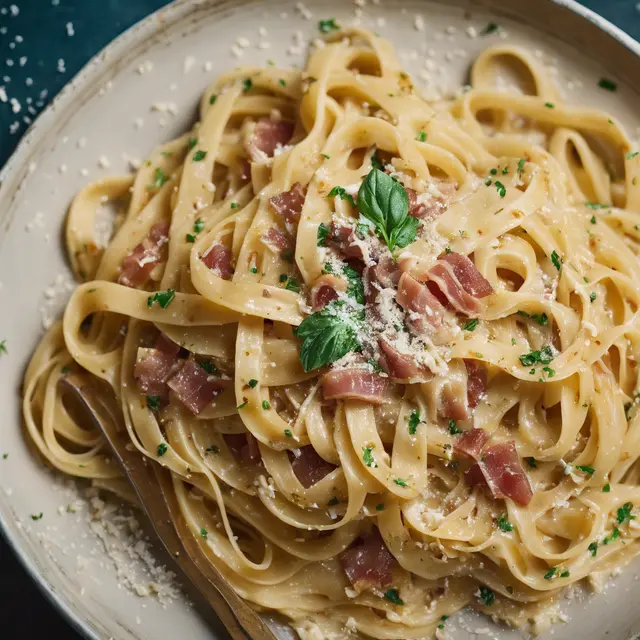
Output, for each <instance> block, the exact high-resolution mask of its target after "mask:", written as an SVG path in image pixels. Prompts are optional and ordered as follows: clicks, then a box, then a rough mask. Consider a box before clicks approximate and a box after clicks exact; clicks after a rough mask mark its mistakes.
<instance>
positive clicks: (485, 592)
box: [480, 587, 496, 607]
mask: <svg viewBox="0 0 640 640" xmlns="http://www.w3.org/2000/svg"><path fill="white" fill-rule="evenodd" d="M480 600H482V602H483V603H484V605H485V606H487V607H490V606H491V605H492V604H493V603H494V602H495V600H496V594H495V593H493V591H491V589H489V587H480Z"/></svg>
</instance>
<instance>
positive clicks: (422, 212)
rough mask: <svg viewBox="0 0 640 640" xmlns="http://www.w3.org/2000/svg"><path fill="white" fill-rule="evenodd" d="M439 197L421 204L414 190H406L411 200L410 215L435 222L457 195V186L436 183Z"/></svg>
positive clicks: (451, 183)
mask: <svg viewBox="0 0 640 640" xmlns="http://www.w3.org/2000/svg"><path fill="white" fill-rule="evenodd" d="M435 184H436V187H437V190H438V191H439V193H440V195H439V196H437V195H436V196H432V197H431V198H430V200H429V202H419V199H418V193H417V192H416V191H414V190H413V189H407V188H405V191H406V192H407V197H408V198H409V215H410V216H411V217H413V218H417V219H418V220H435V218H437V217H438V216H439V215H440V214H442V213H444V211H445V210H446V208H447V204H448V201H449V200H450V199H451V198H452V197H453V196H454V195H455V193H456V185H455V184H454V183H453V182H445V181H442V182H440V181H436V182H435Z"/></svg>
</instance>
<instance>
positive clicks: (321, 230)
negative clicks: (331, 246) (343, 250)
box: [316, 222, 329, 247]
mask: <svg viewBox="0 0 640 640" xmlns="http://www.w3.org/2000/svg"><path fill="white" fill-rule="evenodd" d="M316 237H317V240H316V244H317V245H318V246H319V247H326V246H327V238H328V237H329V227H328V226H327V225H326V224H325V223H324V222H321V223H320V224H319V225H318V234H317V236H316Z"/></svg>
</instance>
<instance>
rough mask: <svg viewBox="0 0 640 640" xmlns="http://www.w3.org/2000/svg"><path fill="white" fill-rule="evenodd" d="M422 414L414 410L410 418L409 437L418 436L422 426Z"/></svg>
mask: <svg viewBox="0 0 640 640" xmlns="http://www.w3.org/2000/svg"><path fill="white" fill-rule="evenodd" d="M420 422H421V420H420V412H419V411H418V410H417V409H414V410H413V411H412V412H411V415H410V416H409V435H410V436H413V435H415V434H416V431H417V430H418V425H419V424H420Z"/></svg>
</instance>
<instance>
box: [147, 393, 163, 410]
mask: <svg viewBox="0 0 640 640" xmlns="http://www.w3.org/2000/svg"><path fill="white" fill-rule="evenodd" d="M147 407H149V409H151V411H160V396H147Z"/></svg>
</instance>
